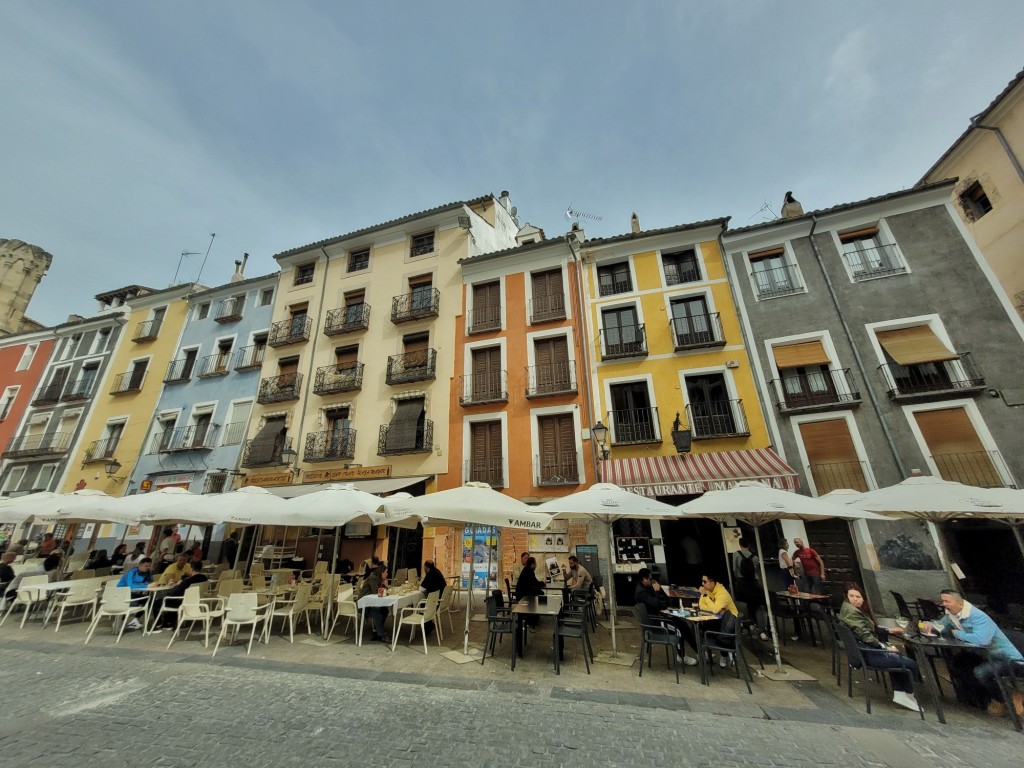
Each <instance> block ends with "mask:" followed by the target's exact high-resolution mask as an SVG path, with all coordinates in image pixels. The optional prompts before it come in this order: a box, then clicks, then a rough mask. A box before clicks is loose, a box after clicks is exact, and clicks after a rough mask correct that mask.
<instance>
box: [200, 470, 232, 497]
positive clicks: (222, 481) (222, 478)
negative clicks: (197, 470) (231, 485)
mask: <svg viewBox="0 0 1024 768" xmlns="http://www.w3.org/2000/svg"><path fill="white" fill-rule="evenodd" d="M227 487H228V473H227V472H211V473H210V474H208V475H207V476H206V482H205V484H204V485H203V493H224V491H225V490H227Z"/></svg>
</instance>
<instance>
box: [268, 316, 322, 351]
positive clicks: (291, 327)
mask: <svg viewBox="0 0 1024 768" xmlns="http://www.w3.org/2000/svg"><path fill="white" fill-rule="evenodd" d="M312 327H313V319H312V318H311V317H309V316H308V315H299V316H298V317H293V318H290V319H288V320H279V321H278V322H276V323H274V324H273V325H271V326H270V336H269V337H267V344H269V345H270V346H272V347H283V346H284V345H286V344H300V343H304V342H307V341H309V332H310V329H311V328H312Z"/></svg>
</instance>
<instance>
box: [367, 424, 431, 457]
mask: <svg viewBox="0 0 1024 768" xmlns="http://www.w3.org/2000/svg"><path fill="white" fill-rule="evenodd" d="M432 450H434V422H432V421H431V420H430V419H424V421H423V424H422V426H417V427H415V428H411V429H410V428H408V427H404V426H398V427H392V426H390V425H383V424H382V425H381V428H380V436H379V437H378V439H377V455H378V456H397V455H399V454H403V453H430V452H431V451H432Z"/></svg>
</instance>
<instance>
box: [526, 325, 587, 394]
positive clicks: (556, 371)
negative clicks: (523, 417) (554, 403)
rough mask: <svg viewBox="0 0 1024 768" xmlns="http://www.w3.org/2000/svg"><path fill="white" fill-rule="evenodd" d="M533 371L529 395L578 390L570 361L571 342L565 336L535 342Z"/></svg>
mask: <svg viewBox="0 0 1024 768" xmlns="http://www.w3.org/2000/svg"><path fill="white" fill-rule="evenodd" d="M533 359H534V362H535V363H536V365H534V368H533V371H532V372H531V374H532V375H531V376H530V388H529V389H528V390H527V394H529V395H550V394H557V393H563V392H574V391H575V390H576V377H575V375H574V371H573V368H572V364H571V361H570V360H569V340H568V338H566V337H565V336H554V337H551V338H546V339H537V340H536V341H534V342H533Z"/></svg>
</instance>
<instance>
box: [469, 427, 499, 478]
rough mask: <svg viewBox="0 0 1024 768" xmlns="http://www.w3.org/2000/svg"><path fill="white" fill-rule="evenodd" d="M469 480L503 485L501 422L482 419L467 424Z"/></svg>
mask: <svg viewBox="0 0 1024 768" xmlns="http://www.w3.org/2000/svg"><path fill="white" fill-rule="evenodd" d="M467 474H468V477H467V480H469V481H470V482H477V483H487V484H488V485H490V486H491V487H492V488H504V487H505V470H504V458H503V456H502V447H501V422H500V421H483V422H476V423H473V424H470V426H469V472H468V473H467Z"/></svg>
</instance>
